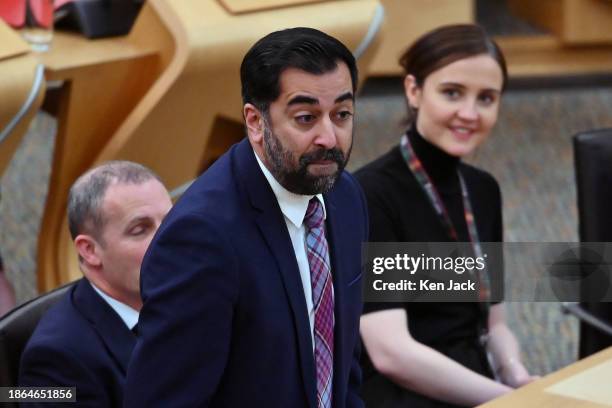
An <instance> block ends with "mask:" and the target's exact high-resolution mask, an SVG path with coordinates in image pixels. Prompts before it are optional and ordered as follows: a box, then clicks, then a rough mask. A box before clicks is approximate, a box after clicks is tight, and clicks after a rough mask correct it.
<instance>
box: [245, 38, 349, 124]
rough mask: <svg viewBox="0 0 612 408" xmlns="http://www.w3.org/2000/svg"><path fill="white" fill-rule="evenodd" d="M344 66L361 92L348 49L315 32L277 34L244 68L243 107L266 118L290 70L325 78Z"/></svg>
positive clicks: (254, 49)
mask: <svg viewBox="0 0 612 408" xmlns="http://www.w3.org/2000/svg"><path fill="white" fill-rule="evenodd" d="M339 62H344V63H345V64H346V66H347V67H348V70H349V72H350V74H351V80H352V85H353V92H355V90H356V89H357V80H358V78H357V64H356V63H355V57H353V54H352V53H351V52H350V51H349V49H348V48H346V46H345V45H344V44H342V43H341V42H340V41H338V40H337V39H335V38H334V37H332V36H330V35H328V34H325V33H323V32H321V31H319V30H315V29H314V28H305V27H297V28H289V29H286V30H281V31H275V32H273V33H270V34H268V35H266V36H265V37H263V38H262V39H260V40H259V41H257V42H256V43H255V45H253V47H251V49H250V50H249V51H248V52H247V53H246V55H245V56H244V59H243V60H242V65H241V66H240V80H241V83H242V101H243V104H247V103H250V104H253V105H254V106H255V107H256V108H257V109H259V110H260V111H261V112H262V113H264V114H266V113H267V112H268V109H269V107H270V103H272V102H274V101H275V100H276V99H277V98H278V96H279V95H280V92H281V89H280V77H281V74H282V73H283V72H284V71H285V70H286V69H288V68H297V69H299V70H302V71H305V72H308V73H310V74H315V75H321V74H325V73H327V72H331V71H333V70H335V69H336V67H337V66H338V63H339Z"/></svg>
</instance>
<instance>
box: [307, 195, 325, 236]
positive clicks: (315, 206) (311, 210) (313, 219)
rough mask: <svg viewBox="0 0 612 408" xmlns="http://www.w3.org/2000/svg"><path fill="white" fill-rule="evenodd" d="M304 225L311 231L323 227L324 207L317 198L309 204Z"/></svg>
mask: <svg viewBox="0 0 612 408" xmlns="http://www.w3.org/2000/svg"><path fill="white" fill-rule="evenodd" d="M304 224H306V227H308V229H309V230H311V229H314V228H321V227H322V226H323V206H322V205H321V202H320V201H319V199H318V198H317V197H312V198H311V199H310V202H309V203H308V209H307V210H306V215H305V216H304Z"/></svg>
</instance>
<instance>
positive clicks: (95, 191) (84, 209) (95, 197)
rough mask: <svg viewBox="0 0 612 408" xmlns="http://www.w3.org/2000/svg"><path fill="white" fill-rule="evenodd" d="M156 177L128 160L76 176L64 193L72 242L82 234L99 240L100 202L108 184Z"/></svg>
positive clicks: (105, 164) (137, 183) (142, 180)
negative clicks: (68, 191) (66, 199)
mask: <svg viewBox="0 0 612 408" xmlns="http://www.w3.org/2000/svg"><path fill="white" fill-rule="evenodd" d="M149 180H158V181H159V182H161V180H160V178H159V176H158V175H157V174H155V173H154V172H153V171H151V170H150V169H148V168H146V167H145V166H143V165H141V164H138V163H134V162H130V161H124V160H122V161H109V162H107V163H104V164H102V165H100V166H98V167H95V168H93V169H91V170H89V171H88V172H86V173H85V174H83V175H82V176H81V177H79V178H78V179H77V180H76V181H75V182H74V184H73V185H72V187H71V188H70V193H69V194H68V227H69V229H70V235H71V236H72V239H75V238H76V237H77V236H78V235H79V234H82V233H86V234H89V235H92V236H94V237H95V238H96V239H98V240H100V241H102V238H101V235H102V230H103V228H104V225H105V224H106V218H105V215H104V214H103V212H102V209H101V207H102V202H103V201H104V196H105V194H106V190H107V189H108V187H109V186H110V185H111V184H114V183H118V184H136V185H139V184H143V183H145V182H147V181H149Z"/></svg>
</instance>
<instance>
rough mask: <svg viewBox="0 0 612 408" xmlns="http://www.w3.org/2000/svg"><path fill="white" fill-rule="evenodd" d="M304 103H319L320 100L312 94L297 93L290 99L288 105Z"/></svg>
mask: <svg viewBox="0 0 612 408" xmlns="http://www.w3.org/2000/svg"><path fill="white" fill-rule="evenodd" d="M302 103H305V104H308V105H318V104H319V100H318V99H316V98H313V97H312V96H306V95H296V96H294V97H293V98H291V99H289V102H288V103H287V106H291V105H300V104H302Z"/></svg>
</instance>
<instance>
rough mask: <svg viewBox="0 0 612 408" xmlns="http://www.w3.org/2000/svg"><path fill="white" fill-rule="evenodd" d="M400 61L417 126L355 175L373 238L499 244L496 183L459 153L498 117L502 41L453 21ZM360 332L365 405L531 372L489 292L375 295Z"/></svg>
mask: <svg viewBox="0 0 612 408" xmlns="http://www.w3.org/2000/svg"><path fill="white" fill-rule="evenodd" d="M400 63H401V65H402V66H403V68H404V70H405V74H406V76H405V79H404V90H405V94H406V99H407V102H408V106H409V111H410V113H411V114H412V118H411V119H412V123H411V126H410V127H409V129H408V131H407V132H406V134H404V135H403V136H402V137H401V140H400V144H399V146H396V147H395V148H393V149H392V150H391V151H389V152H388V153H386V154H384V155H383V156H382V157H380V158H378V159H376V160H375V161H374V162H372V163H370V164H368V165H367V166H365V167H364V168H362V169H361V170H359V171H358V172H357V173H356V176H357V179H358V180H359V181H360V183H361V185H362V187H363V189H364V191H365V194H366V197H367V201H368V207H369V213H370V241H372V242H444V241H446V242H449V241H459V242H471V243H472V248H473V249H474V252H475V253H476V252H477V251H480V250H481V248H480V242H500V241H502V213H501V208H502V206H501V194H500V190H499V186H498V184H497V182H496V181H495V179H494V178H493V177H492V176H491V175H490V174H488V173H486V172H484V171H483V170H480V169H477V168H475V167H473V166H470V165H467V164H465V163H463V162H461V158H462V157H463V156H465V155H468V154H470V153H472V152H473V151H474V149H476V148H477V147H478V146H479V145H480V144H481V143H482V142H484V140H485V139H486V138H487V137H488V136H489V133H490V131H491V129H492V128H493V126H494V125H495V122H496V121H497V114H498V109H499V105H500V98H501V95H502V92H503V90H504V87H505V84H506V79H507V71H506V63H505V61H504V57H503V55H502V53H501V51H500V49H499V48H498V46H497V45H496V44H495V43H494V42H493V41H492V40H491V39H490V38H489V37H488V36H487V35H486V33H485V32H484V31H483V29H482V28H480V27H479V26H476V25H452V26H445V27H441V28H439V29H436V30H434V31H431V32H429V33H427V34H425V35H424V36H422V37H421V38H420V39H418V40H417V41H416V42H415V43H414V44H413V45H412V46H411V47H410V48H409V49H408V50H407V51H406V52H405V53H404V55H403V56H402V57H401V59H400ZM361 335H362V338H363V343H364V346H365V351H366V353H364V354H365V356H364V360H365V362H364V389H363V395H364V399H365V402H366V406H368V407H385V408H386V407H400V406H401V407H410V408H417V407H456V406H474V405H478V404H481V403H483V402H485V401H488V400H490V399H493V398H496V397H498V396H500V395H502V394H505V393H507V392H509V391H510V390H511V389H512V388H516V387H519V386H521V385H523V384H526V383H528V382H530V381H532V380H533V378H534V377H532V376H530V375H529V373H528V372H527V370H526V369H525V367H524V365H523V364H522V363H521V360H520V352H519V346H518V343H517V341H516V339H515V338H514V336H513V334H512V333H511V332H510V330H509V329H508V327H507V325H506V323H505V317H504V311H503V305H502V304H492V303H491V302H490V301H488V299H485V301H484V302H483V301H481V302H473V303H470V302H464V303H417V302H409V303H366V304H365V307H364V314H363V316H362V318H361ZM487 350H488V352H489V353H490V354H491V356H492V358H493V360H494V361H495V366H496V367H495V368H494V369H492V368H491V367H490V365H489V361H488V358H487ZM494 374H497V377H498V378H499V379H500V380H501V382H497V381H495V380H493V378H494Z"/></svg>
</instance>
